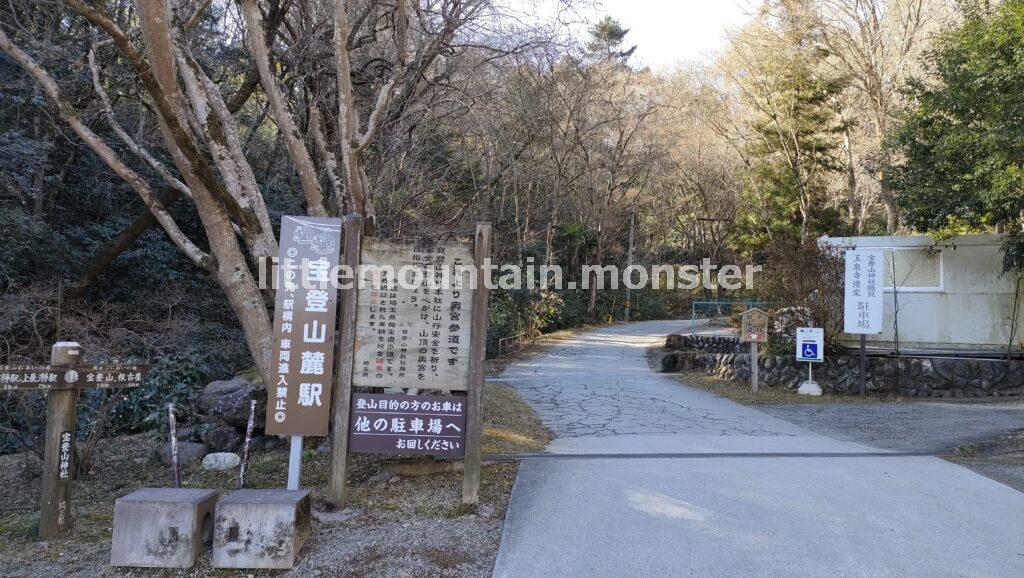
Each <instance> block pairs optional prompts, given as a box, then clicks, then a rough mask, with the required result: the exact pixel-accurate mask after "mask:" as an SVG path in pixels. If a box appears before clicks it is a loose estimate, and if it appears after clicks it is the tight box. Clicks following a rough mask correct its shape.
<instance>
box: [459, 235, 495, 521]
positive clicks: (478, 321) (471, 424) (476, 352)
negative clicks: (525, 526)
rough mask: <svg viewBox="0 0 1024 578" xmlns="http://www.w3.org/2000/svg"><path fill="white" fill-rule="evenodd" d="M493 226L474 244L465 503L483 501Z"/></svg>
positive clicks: (464, 477) (463, 490)
mask: <svg viewBox="0 0 1024 578" xmlns="http://www.w3.org/2000/svg"><path fill="white" fill-rule="evenodd" d="M491 232H492V230H491V224H490V223H478V224H477V226H476V238H475V242H474V243H473V264H474V265H475V266H476V291H475V292H474V293H473V321H472V331H471V333H470V349H469V352H470V356H471V357H470V362H469V396H468V398H467V400H466V410H467V412H466V456H465V459H464V462H463V477H462V503H463V504H466V505H476V504H478V503H479V502H480V465H481V464H480V438H481V436H482V433H483V416H482V413H483V388H484V358H485V356H486V355H487V327H488V324H489V321H490V316H489V315H488V308H489V301H490V289H489V288H488V287H487V283H486V281H487V279H488V276H487V275H486V274H485V270H484V267H485V265H489V264H490V259H491Z"/></svg>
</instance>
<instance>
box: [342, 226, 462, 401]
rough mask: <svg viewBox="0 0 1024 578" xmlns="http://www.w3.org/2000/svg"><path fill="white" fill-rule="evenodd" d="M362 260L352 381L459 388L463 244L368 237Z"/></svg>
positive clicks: (367, 384)
mask: <svg viewBox="0 0 1024 578" xmlns="http://www.w3.org/2000/svg"><path fill="white" fill-rule="evenodd" d="M362 263H363V272H364V273H363V274H364V281H365V285H366V286H365V287H362V288H361V289H360V291H359V300H358V305H357V308H356V344H355V367H354V374H353V384H354V385H355V386H356V387H408V388H416V389H443V390H450V391H462V390H466V389H467V387H468V379H469V358H470V355H469V341H470V319H471V315H472V311H471V309H472V304H473V291H472V289H471V286H470V279H471V275H472V270H471V269H470V268H469V265H472V263H473V258H472V252H471V248H470V246H469V245H467V244H463V243H428V242H413V241H389V240H382V239H367V240H366V241H365V242H364V244H363V251H362ZM399 275H402V276H404V277H403V279H401V282H400V279H399V278H398V276H399Z"/></svg>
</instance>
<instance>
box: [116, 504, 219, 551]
mask: <svg viewBox="0 0 1024 578" xmlns="http://www.w3.org/2000/svg"><path fill="white" fill-rule="evenodd" d="M219 497H220V492H219V491H217V490H194V489H184V488H144V489H141V490H138V491H135V492H132V493H131V494H128V495H127V496H124V497H122V498H118V499H117V501H115V502H114V536H113V540H112V541H111V547H110V564H111V566H134V567H142V568H190V567H191V566H192V565H193V564H195V562H196V559H197V558H198V557H199V555H200V554H201V553H202V551H203V549H204V548H205V547H206V546H207V545H209V544H210V541H211V539H212V535H213V515H214V507H215V505H216V504H217V499H218V498H219Z"/></svg>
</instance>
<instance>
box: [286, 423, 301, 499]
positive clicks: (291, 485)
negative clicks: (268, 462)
mask: <svg viewBox="0 0 1024 578" xmlns="http://www.w3.org/2000/svg"><path fill="white" fill-rule="evenodd" d="M291 439H292V451H291V454H289V456H288V489H289V490H298V489H299V472H301V471H302V436H292V438H291Z"/></svg>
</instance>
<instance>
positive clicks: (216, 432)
mask: <svg viewBox="0 0 1024 578" xmlns="http://www.w3.org/2000/svg"><path fill="white" fill-rule="evenodd" d="M202 440H203V443H204V444H206V447H207V449H209V450H210V451H211V452H233V451H235V450H237V449H238V447H239V446H240V445H241V443H242V434H241V433H239V431H238V430H237V429H235V427H234V426H231V425H228V424H227V423H225V422H222V421H220V420H213V421H212V423H210V424H209V429H207V430H206V431H205V432H204V433H203V435H202Z"/></svg>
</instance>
